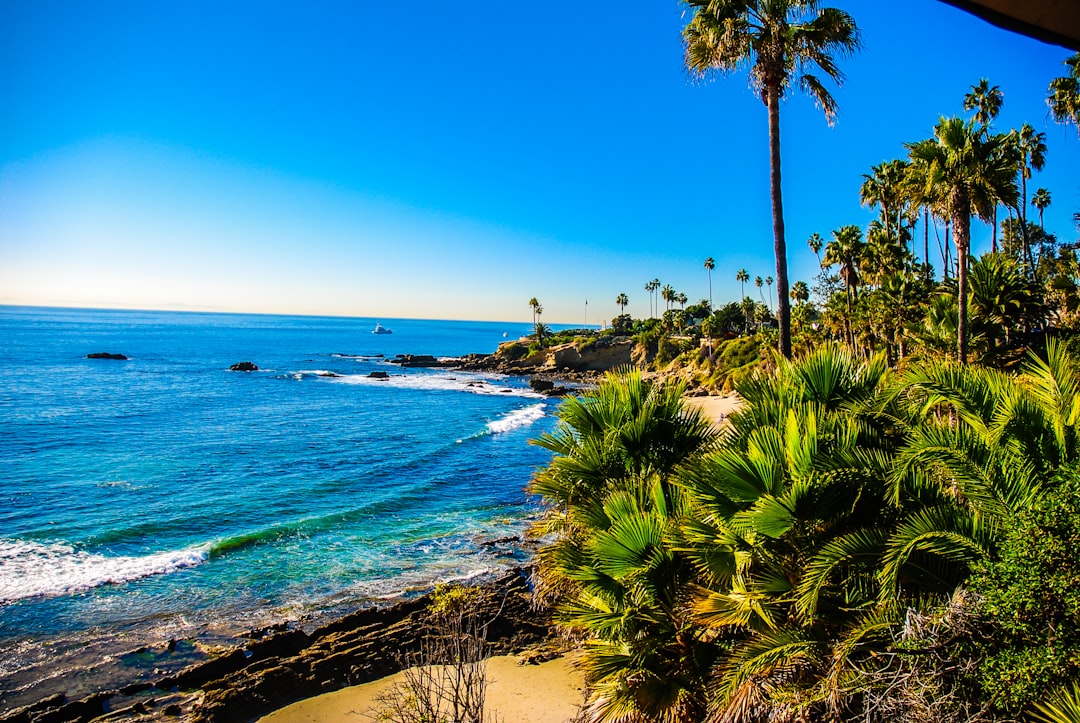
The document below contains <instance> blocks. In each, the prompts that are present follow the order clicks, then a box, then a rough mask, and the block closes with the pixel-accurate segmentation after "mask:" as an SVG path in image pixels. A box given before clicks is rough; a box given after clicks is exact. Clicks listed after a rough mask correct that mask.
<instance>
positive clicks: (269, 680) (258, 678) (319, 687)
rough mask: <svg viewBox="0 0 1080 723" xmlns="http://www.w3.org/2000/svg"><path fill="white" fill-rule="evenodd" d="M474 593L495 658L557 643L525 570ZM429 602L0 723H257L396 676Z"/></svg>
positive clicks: (252, 640)
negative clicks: (307, 701)
mask: <svg viewBox="0 0 1080 723" xmlns="http://www.w3.org/2000/svg"><path fill="white" fill-rule="evenodd" d="M479 587H481V588H483V589H484V590H485V591H486V592H487V593H489V594H487V595H484V596H482V598H481V600H482V602H480V603H478V608H477V614H478V616H479V618H480V619H482V620H490V621H491V622H490V624H489V626H488V642H489V643H490V646H491V651H492V654H497V655H498V654H511V653H517V652H520V651H522V650H525V649H527V648H531V647H535V646H538V645H541V644H544V643H553V642H554V637H553V636H554V633H553V627H552V626H551V624H550V616H549V614H548V613H547V612H546V611H543V610H538V609H536V608H534V607H533V604H532V597H531V593H530V585H529V580H528V570H527V569H524V568H518V569H514V570H512V571H510V572H508V573H506V574H504V575H502V576H501V577H499V578H497V579H495V580H493V581H491V582H490V583H485V584H483V585H480V586H479ZM430 602H431V595H430V594H428V595H424V596H422V597H418V598H416V599H413V600H408V601H404V602H399V603H397V604H394V605H390V606H384V607H370V608H365V609H362V610H359V611H356V612H353V613H350V614H348V615H345V616H344V617H341V618H339V619H337V620H334V621H332V622H329V623H327V624H324V625H321V626H319V627H316V628H315V629H313V630H311V631H305V630H304V629H302V628H301V627H294V626H292V625H287V624H282V625H278V626H273V627H270V628H266V629H262V630H253V631H249V632H248V633H247V634H246V635H244V636H243V637H242V638H241V639H240V640H239V641H238V642H237V644H236V645H234V646H231V647H226V648H223V649H221V650H219V651H216V654H215V655H213V656H212V657H209V658H207V659H205V660H202V661H199V662H197V663H194V664H191V665H188V666H187V667H184V668H182V669H180V670H178V671H177V672H175V673H172V674H164V675H161V676H159V677H154V678H153V679H152V680H134V681H132V682H131V683H129V684H127V685H125V686H123V687H119V688H116V689H111V690H104V691H99V692H95V693H93V694H90V695H87V696H84V697H82V698H78V699H75V700H69V699H68V698H67V697H66V696H65V695H64V694H62V693H58V694H54V695H51V696H48V697H46V698H43V699H41V700H39V701H37V702H36V703H33V704H30V705H27V706H24V707H20V708H16V709H13V710H9V711H7V712H5V713H3V714H0V721H2V722H3V723H60V722H62V721H94V720H102V721H104V720H108V721H151V720H186V721H192V722H193V723H210V722H214V723H219V722H232V721H237V722H239V721H250V720H254V719H256V718H258V717H260V716H262V715H265V714H266V713H269V712H271V711H273V710H276V709H278V708H280V707H282V706H285V705H288V704H289V703H292V702H295V701H297V700H300V699H303V698H307V697H310V696H313V695H318V694H321V693H327V692H330V691H333V690H338V689H340V688H344V687H347V686H350V685H356V684H359V683H364V682H368V681H372V680H376V679H378V678H382V677H384V676H386V675H390V674H392V673H395V672H397V671H398V670H401V669H402V667H403V664H404V661H405V657H406V656H407V655H409V654H410V653H412V652H414V651H416V650H417V649H418V647H419V644H420V641H421V639H422V638H423V636H424V635H426V634H428V632H429V626H428V625H427V617H428V616H427V608H428V605H429V604H430ZM176 648H177V641H168V642H162V643H160V644H159V645H158V646H155V647H154V648H152V649H151V648H141V649H139V650H136V651H132V654H136V655H138V654H142V655H145V656H160V657H161V658H162V659H165V658H168V657H169V655H170V653H172V652H174V651H175V650H176ZM155 672H157V671H156V670H155ZM137 677H141V676H137Z"/></svg>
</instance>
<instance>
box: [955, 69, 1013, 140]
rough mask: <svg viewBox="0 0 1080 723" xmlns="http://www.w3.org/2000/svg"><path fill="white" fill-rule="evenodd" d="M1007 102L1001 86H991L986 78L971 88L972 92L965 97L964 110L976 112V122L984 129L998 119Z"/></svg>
mask: <svg viewBox="0 0 1080 723" xmlns="http://www.w3.org/2000/svg"><path fill="white" fill-rule="evenodd" d="M1004 102H1005V93H1003V92H1002V90H1001V86H997V85H993V86H992V85H990V81H989V80H987V79H986V78H980V79H979V82H978V84H976V85H973V86H971V92H970V93H968V94H967V95H965V96H964V110H966V111H972V110H973V111H975V122H976V123H978V124H979V125H980V126H982V127H983V129H986V128H987V127H988V126H989V125H990V123H991V122H992V121H993V120H994V119H995V118H997V114H998V113H1000V112H1001V106H1002V105H1003V104H1004Z"/></svg>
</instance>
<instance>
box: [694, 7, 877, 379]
mask: <svg viewBox="0 0 1080 723" xmlns="http://www.w3.org/2000/svg"><path fill="white" fill-rule="evenodd" d="M683 1H684V2H685V3H686V4H687V5H688V6H689V7H690V8H691V10H692V12H693V17H692V18H691V20H690V22H689V24H687V26H686V28H685V29H684V30H683V40H684V42H685V46H686V53H685V60H686V66H687V68H689V69H690V71H691V72H694V73H697V74H698V75H705V74H708V73H710V72H713V71H719V72H721V73H723V72H733V71H735V70H738V69H740V68H743V67H748V68H749V74H750V80H751V83H752V84H753V86H754V88H755V90H756V91H757V92H758V93H759V95H760V97H761V100H762V102H763V103H764V104H765V106H766V108H767V110H768V118H769V176H770V197H771V200H772V216H773V251H774V253H775V256H776V288H777V294H778V296H779V300H778V301H779V303H778V305H777V317H778V321H779V324H780V337H779V349H780V353H781V354H782V355H783V356H784V357H787V358H790V357H791V305H790V303H789V300H788V269H787V240H786V238H785V235H784V207H783V197H782V193H781V184H780V101H781V100H782V99H783V97H784V95H785V94H786V93H787V91H789V90H790V89H791V86H792V85H793V84H797V85H798V86H799V87H801V88H802V89H803V90H805V91H806V92H808V93H809V94H810V95H811V96H812V97H813V98H814V100H815V101H816V102H817V104H818V106H819V107H820V108H821V109H822V110H823V111H824V113H825V117H826V119H827V120H828V121H829V123H830V124H831V123H832V122H833V120H834V119H835V117H836V110H837V106H836V101H835V100H834V99H833V97H832V95H830V94H829V91H828V90H827V89H826V88H825V86H824V85H823V83H822V78H820V77H818V76H817V75H814V74H813V73H811V72H808V71H810V70H813V69H814V68H815V67H816V68H817V69H819V70H820V71H821V72H822V73H824V75H825V76H827V77H828V78H831V79H832V80H833V81H834V82H835V83H836V84H837V85H840V84H841V82H842V81H843V75H842V73H841V72H840V69H839V68H838V67H837V65H836V62H835V60H834V56H836V55H849V54H851V53H853V52H854V51H855V50H857V49H858V47H859V32H858V28H857V27H856V25H855V21H854V19H852V17H851V16H850V15H849V14H847V13H846V12H844V11H843V10H839V9H837V8H819V3H818V1H817V0H683ZM793 81H794V83H793Z"/></svg>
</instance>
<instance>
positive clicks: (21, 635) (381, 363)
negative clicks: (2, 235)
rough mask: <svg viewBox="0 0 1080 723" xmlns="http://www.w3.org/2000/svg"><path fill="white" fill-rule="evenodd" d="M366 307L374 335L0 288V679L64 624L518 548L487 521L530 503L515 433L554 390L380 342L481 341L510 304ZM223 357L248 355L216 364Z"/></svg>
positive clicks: (344, 585)
mask: <svg viewBox="0 0 1080 723" xmlns="http://www.w3.org/2000/svg"><path fill="white" fill-rule="evenodd" d="M377 321H380V322H381V323H382V324H383V325H385V326H387V327H389V328H390V329H392V330H393V331H394V333H393V334H386V335H375V334H372V333H371V329H372V328H374V326H375V323H376V320H375V319H343V318H311V317H281V316H249V315H225V314H196V313H173V312H134V311H98V310H70V309H39V308H22V307H0V460H2V461H3V464H2V465H0V661H2V662H0V692H2V691H3V690H4V681H5V676H7V680H8V681H9V682H10V681H12V680H16V679H18V680H19V681H20V685H22V684H23V683H24V681H22V679H21V678H20V674H23V677H25V673H26V671H27V670H29V669H30V667H31V666H33V665H36V666H39V667H40V666H41V665H42V660H43V657H42V656H43V654H42V652H41V651H42V650H44V649H46V648H50V647H51V648H52V649H54V650H57V649H61V648H63V647H64V646H65V645H66V646H69V647H70V646H77V645H79V644H80V642H79V641H80V640H82V639H84V638H85V639H89V638H91V637H94V638H103V637H108V636H110V635H112V636H115V635H122V636H125V637H126V638H130V639H142V638H147V639H154V638H156V639H168V638H183V637H191V636H198V635H199V634H201V633H203V632H205V631H206V630H209V629H214V628H229V629H241V628H245V627H253V626H257V625H260V624H265V623H269V622H274V621H279V620H298V619H300V620H302V619H305V618H308V617H312V616H318V615H325V614H327V613H328V612H331V611H338V610H343V609H348V608H349V607H350V606H355V605H358V604H361V603H363V602H364V601H370V600H373V599H380V598H387V597H393V596H396V595H400V594H401V593H403V592H408V591H411V590H417V589H424V588H427V587H429V586H430V585H431V584H432V583H433V582H435V581H437V580H448V579H465V578H470V577H474V576H477V575H480V574H482V573H484V572H488V571H493V570H498V569H501V568H503V567H505V566H508V565H512V564H516V563H519V562H520V561H522V560H523V559H525V558H526V556H527V553H526V552H524V551H523V550H522V549H521V548H520V546H518V545H517V544H515V543H513V542H508V541H506V539H505V538H512V537H514V536H518V535H520V534H521V532H522V531H523V529H524V527H525V526H526V524H527V521H528V519H529V518H530V517H531V516H532V515H534V514H535V502H534V501H532V500H529V499H528V498H527V497H526V495H525V493H524V491H523V487H524V485H525V484H526V482H527V481H528V479H529V477H530V475H531V473H532V472H533V471H534V470H535V468H536V467H538V466H540V465H542V464H544V463H545V462H546V461H547V459H548V457H547V453H545V452H544V451H543V450H540V449H538V448H536V447H534V446H531V445H529V444H528V443H527V440H528V439H529V438H530V437H535V436H536V435H538V434H540V433H541V432H543V431H545V430H547V429H550V427H551V425H552V424H553V423H554V420H553V414H554V410H555V403H554V402H552V401H549V400H547V399H545V398H542V397H539V396H537V395H535V394H534V393H533V392H531V391H530V390H529V389H528V386H527V384H526V383H525V380H522V379H514V378H500V377H496V376H492V375H487V376H485V375H477V374H465V373H461V372H449V371H446V370H425V369H405V370H402V369H400V368H398V367H396V366H393V365H390V364H388V363H387V361H386V359H387V358H389V357H391V356H393V355H394V354H398V353H416V354H434V355H445V356H451V355H460V354H464V353H469V352H491V351H494V349H495V347H496V346H497V345H498V343H499V342H501V341H503V340H504V338H505V337H504V335H507V336H508V337H509V338H514V337H517V336H518V335H520V334H523V333H526V332H527V331H528V328H527V325H525V324H517V325H515V324H501V323H487V322H449V321H417V320H398V319H379V320H377ZM92 352H117V353H122V354H124V355H126V356H128V357H129V358H130V359H129V360H128V361H111V360H90V359H86V355H87V354H88V353H92ZM379 355H382V356H379ZM242 360H250V361H252V362H254V363H256V364H257V365H258V366H259V367H260V371H258V372H252V373H238V372H230V371H228V367H229V365H231V364H233V363H235V362H238V361H242ZM372 371H387V372H389V373H390V374H391V377H390V379H388V380H385V381H379V380H375V379H372V378H370V377H368V374H369V373H370V372H372ZM330 374H332V375H335V376H330ZM8 689H9V690H10V689H11V687H10V686H9V688H8Z"/></svg>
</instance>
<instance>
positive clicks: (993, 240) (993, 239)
mask: <svg viewBox="0 0 1080 723" xmlns="http://www.w3.org/2000/svg"><path fill="white" fill-rule="evenodd" d="M997 210H998V207H997V204H996V203H995V204H994V234H993V236H992V237H991V241H990V251H991V252H992V253H995V254H996V253H997V231H998V229H997V226H998V224H997Z"/></svg>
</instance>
